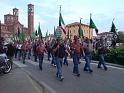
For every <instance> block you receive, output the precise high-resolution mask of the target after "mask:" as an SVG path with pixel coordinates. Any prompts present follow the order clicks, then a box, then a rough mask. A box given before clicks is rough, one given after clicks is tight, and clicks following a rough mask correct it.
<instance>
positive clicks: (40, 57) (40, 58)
mask: <svg viewBox="0 0 124 93" xmlns="http://www.w3.org/2000/svg"><path fill="white" fill-rule="evenodd" d="M38 58H39V68H40V69H41V70H42V64H43V58H44V55H43V54H38Z"/></svg>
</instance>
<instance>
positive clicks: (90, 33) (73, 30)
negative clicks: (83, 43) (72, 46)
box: [61, 24, 93, 39]
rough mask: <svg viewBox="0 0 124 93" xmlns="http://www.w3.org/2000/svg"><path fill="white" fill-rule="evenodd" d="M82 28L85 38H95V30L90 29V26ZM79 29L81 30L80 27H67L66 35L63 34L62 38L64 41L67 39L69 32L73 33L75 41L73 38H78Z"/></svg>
mask: <svg viewBox="0 0 124 93" xmlns="http://www.w3.org/2000/svg"><path fill="white" fill-rule="evenodd" d="M81 28H82V30H83V34H84V37H88V38H92V37H93V29H91V28H89V26H88V25H83V24H82V25H81ZM78 29H79V26H78V25H72V26H71V25H70V26H66V27H65V30H66V35H65V34H64V33H63V32H62V35H61V37H62V38H63V39H64V38H65V37H67V33H68V30H69V31H71V39H73V37H74V36H75V35H77V36H78Z"/></svg>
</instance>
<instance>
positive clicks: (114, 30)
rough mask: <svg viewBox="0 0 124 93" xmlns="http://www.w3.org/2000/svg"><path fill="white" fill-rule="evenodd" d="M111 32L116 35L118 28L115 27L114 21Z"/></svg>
mask: <svg viewBox="0 0 124 93" xmlns="http://www.w3.org/2000/svg"><path fill="white" fill-rule="evenodd" d="M110 32H113V33H115V34H116V27H115V24H114V22H113V21H112V26H111V31H110Z"/></svg>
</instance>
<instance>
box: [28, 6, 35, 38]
mask: <svg viewBox="0 0 124 93" xmlns="http://www.w3.org/2000/svg"><path fill="white" fill-rule="evenodd" d="M33 31H34V5H32V4H28V35H29V36H30V37H31V33H32V32H33Z"/></svg>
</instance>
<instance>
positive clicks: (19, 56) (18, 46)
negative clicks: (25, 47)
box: [17, 42, 22, 60]
mask: <svg viewBox="0 0 124 93" xmlns="http://www.w3.org/2000/svg"><path fill="white" fill-rule="evenodd" d="M21 47H22V44H21V42H19V43H18V44H17V51H18V52H17V53H18V60H20V58H21V54H22V53H21Z"/></svg>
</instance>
